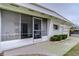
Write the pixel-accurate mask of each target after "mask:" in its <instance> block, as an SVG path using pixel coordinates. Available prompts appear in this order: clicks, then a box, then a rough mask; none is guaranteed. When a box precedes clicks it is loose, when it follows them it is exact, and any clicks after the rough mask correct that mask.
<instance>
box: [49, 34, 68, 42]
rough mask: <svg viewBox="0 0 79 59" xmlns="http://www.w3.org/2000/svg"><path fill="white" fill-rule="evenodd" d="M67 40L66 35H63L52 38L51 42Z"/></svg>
mask: <svg viewBox="0 0 79 59" xmlns="http://www.w3.org/2000/svg"><path fill="white" fill-rule="evenodd" d="M66 38H67V35H66V34H64V35H63V34H62V35H54V36H52V37H50V41H60V40H64V39H66Z"/></svg>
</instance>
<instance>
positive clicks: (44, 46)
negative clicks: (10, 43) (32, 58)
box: [4, 37, 79, 56]
mask: <svg viewBox="0 0 79 59" xmlns="http://www.w3.org/2000/svg"><path fill="white" fill-rule="evenodd" d="M77 43H79V37H70V38H69V39H66V40H64V41H59V42H50V41H46V42H41V43H37V44H34V45H30V46H24V47H22V48H17V49H13V50H9V51H5V53H4V55H28V54H43V55H49V56H51V55H52V56H62V55H64V54H65V53H66V52H68V51H69V50H70V49H71V48H72V47H73V46H75V45H76V44H77Z"/></svg>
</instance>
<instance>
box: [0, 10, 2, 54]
mask: <svg viewBox="0 0 79 59" xmlns="http://www.w3.org/2000/svg"><path fill="white" fill-rule="evenodd" d="M0 55H2V49H1V10H0Z"/></svg>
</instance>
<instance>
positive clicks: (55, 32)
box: [48, 19, 70, 37]
mask: <svg viewBox="0 0 79 59" xmlns="http://www.w3.org/2000/svg"><path fill="white" fill-rule="evenodd" d="M54 20H55V19H51V20H49V24H48V31H49V33H48V36H49V37H51V36H53V35H59V34H67V35H68V36H69V29H70V27H69V26H67V25H64V24H61V23H59V22H57V21H54ZM53 24H56V25H58V26H59V29H58V30H55V29H54V28H53Z"/></svg>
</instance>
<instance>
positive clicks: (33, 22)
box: [32, 17, 42, 39]
mask: <svg viewBox="0 0 79 59" xmlns="http://www.w3.org/2000/svg"><path fill="white" fill-rule="evenodd" d="M35 19H38V20H41V31H42V18H38V17H33V27H32V29H33V34H32V35H33V39H34V20H35ZM41 38H42V35H41ZM38 39H39V38H38Z"/></svg>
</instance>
